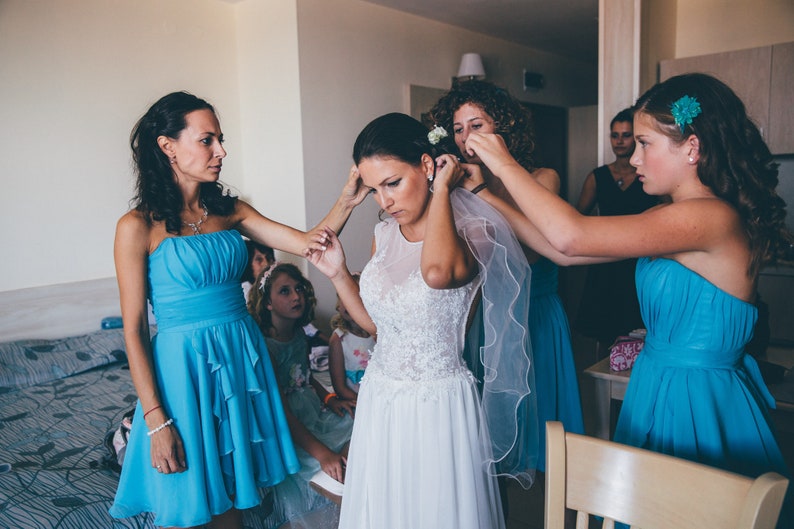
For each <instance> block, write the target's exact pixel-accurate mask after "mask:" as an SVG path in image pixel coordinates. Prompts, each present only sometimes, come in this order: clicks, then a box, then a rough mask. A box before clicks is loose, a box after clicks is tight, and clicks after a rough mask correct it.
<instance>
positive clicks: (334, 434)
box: [248, 262, 353, 527]
mask: <svg viewBox="0 0 794 529" xmlns="http://www.w3.org/2000/svg"><path fill="white" fill-rule="evenodd" d="M316 302H317V300H316V299H315V297H314V288H313V287H312V284H311V283H310V282H309V280H308V279H306V278H305V277H303V275H302V274H301V272H300V270H299V269H298V268H297V267H296V266H295V265H293V264H289V263H278V262H276V263H273V265H271V266H270V267H269V268H267V269H265V270H263V271H262V272H261V273H260V275H259V277H258V278H257V281H256V282H255V283H254V288H252V289H251V297H250V299H249V301H248V310H249V312H251V315H252V316H253V317H254V320H256V322H257V323H258V324H259V328H260V329H261V330H262V334H264V335H265V341H266V343H267V348H268V350H269V351H270V357H271V359H272V362H273V368H274V370H275V373H276V380H277V381H278V385H279V389H280V390H281V394H282V400H283V401H284V403H285V406H284V407H285V413H286V416H287V423H288V424H289V428H290V432H291V433H292V438H293V441H294V442H295V445H296V452H297V454H298V458H299V459H300V463H301V468H300V471H299V472H298V473H297V474H295V475H293V476H290V477H289V478H287V479H286V480H285V481H284V482H282V483H281V484H279V485H278V486H277V487H275V488H274V489H273V513H272V514H271V515H270V517H269V518H268V520H267V524H266V525H267V526H268V527H278V526H279V525H281V524H282V523H283V522H285V521H287V520H294V519H295V518H297V517H300V516H303V515H305V514H306V513H309V512H312V511H317V510H318V509H319V510H321V511H323V515H322V516H316V518H319V519H324V520H330V519H335V518H336V514H337V512H336V506H335V505H333V504H331V503H329V502H328V500H326V499H325V498H323V497H322V496H320V495H319V494H317V493H316V492H314V491H313V490H312V489H311V488H310V486H309V481H310V479H311V478H312V476H313V475H314V474H316V473H317V472H318V471H319V470H320V469H322V470H323V471H324V472H325V473H326V474H328V475H329V476H330V477H332V478H333V479H335V480H336V481H338V482H340V483H341V482H344V473H345V465H346V456H347V444H348V442H349V440H350V434H351V432H352V430H353V418H352V412H353V406H352V404H351V403H349V402H346V401H343V400H341V399H338V398H337V397H336V396H335V395H334V394H333V393H329V392H327V391H326V390H325V389H324V388H323V387H322V385H321V384H319V383H317V382H316V381H315V380H314V379H313V377H312V375H311V371H310V369H309V340H308V338H307V336H306V334H305V333H304V332H303V326H304V325H306V324H307V323H308V322H310V321H311V320H312V318H313V317H314V307H315V305H316ZM326 407H327V408H328V409H330V410H331V411H330V412H329V411H328V410H327V409H326ZM326 511H327V512H326ZM313 519H314V518H313Z"/></svg>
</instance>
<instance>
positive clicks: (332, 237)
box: [303, 227, 347, 281]
mask: <svg viewBox="0 0 794 529" xmlns="http://www.w3.org/2000/svg"><path fill="white" fill-rule="evenodd" d="M323 233H324V235H325V249H324V250H320V249H313V248H308V249H307V250H306V251H305V252H304V255H303V256H304V257H305V258H306V259H307V260H308V261H309V262H310V263H311V264H313V265H314V266H316V267H317V270H319V271H320V272H322V273H323V274H325V275H326V276H328V278H329V279H331V280H332V281H333V280H334V279H335V278H336V277H337V276H339V275H341V274H342V272H344V271H345V270H347V264H346V262H345V251H344V249H343V248H342V243H340V242H339V238H338V237H337V236H336V233H334V231H333V230H332V229H331V228H328V227H326V228H323Z"/></svg>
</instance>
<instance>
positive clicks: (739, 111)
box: [465, 74, 792, 527]
mask: <svg viewBox="0 0 794 529" xmlns="http://www.w3.org/2000/svg"><path fill="white" fill-rule="evenodd" d="M634 112H635V113H634V135H635V138H636V140H637V143H638V148H637V149H636V150H635V152H634V154H633V155H632V157H631V164H632V165H634V166H635V167H636V168H637V175H638V178H639V180H640V181H641V182H642V183H643V188H644V189H645V191H646V192H647V193H649V194H652V195H659V196H662V195H669V196H670V198H671V202H670V203H668V204H662V205H659V206H657V207H655V208H652V209H650V210H648V211H646V212H643V213H640V214H638V215H627V216H618V217H586V216H582V215H581V214H579V213H578V212H577V211H576V210H575V209H574V208H572V207H571V206H569V205H568V204H567V203H565V202H564V201H562V200H561V199H559V198H558V197H557V196H556V195H554V194H553V193H550V192H548V190H546V189H545V188H544V187H543V186H541V185H539V184H537V183H536V182H535V181H534V179H532V178H528V177H527V172H526V171H525V170H524V169H523V168H522V167H521V166H520V165H519V164H518V163H517V162H516V161H515V160H514V159H513V158H512V157H511V156H510V153H509V152H508V150H507V149H506V147H505V145H504V142H503V140H502V139H501V138H500V137H499V136H497V135H493V134H482V133H475V134H472V135H471V136H469V138H468V139H467V141H466V145H465V149H466V151H467V152H469V153H470V154H473V153H476V154H477V155H478V156H479V157H480V159H482V160H483V161H484V163H485V164H486V165H487V166H488V168H489V169H490V170H491V171H492V172H493V173H494V174H496V175H499V177H500V178H501V179H502V181H503V182H504V183H505V186H506V187H507V188H508V189H509V190H510V192H511V194H512V196H513V197H515V199H516V202H517V204H518V206H519V207H520V209H521V213H518V212H515V211H514V217H513V220H514V223H515V224H518V225H521V227H522V228H521V230H520V231H521V233H522V238H523V239H524V240H531V241H532V242H531V243H530V244H531V246H532V247H533V248H535V249H536V250H538V251H539V252H541V253H543V254H544V255H547V256H549V257H550V258H552V259H554V260H555V261H558V262H560V263H564V264H576V263H593V262H603V261H607V260H614V259H623V258H627V257H640V260H639V261H638V264H637V271H636V282H637V290H638V296H639V301H640V309H641V312H642V316H643V320H644V322H645V325H646V327H647V329H648V335H647V338H646V341H645V347H644V349H643V351H642V353H641V354H640V356H639V357H638V359H637V362H636V363H635V364H634V368H633V371H632V375H631V380H630V382H629V385H628V389H627V392H626V395H625V400H624V402H623V407H622V410H621V413H620V417H619V419H618V424H617V430H616V433H615V440H616V441H619V442H623V443H626V444H630V445H633V446H638V447H641V448H647V449H650V450H655V451H658V452H663V453H666V454H671V455H674V456H679V457H682V458H685V459H690V460H693V461H698V462H701V463H705V464H708V465H713V466H716V467H720V468H723V469H727V470H730V471H734V472H737V473H741V474H745V475H748V476H753V477H754V476H758V475H760V474H762V473H764V472H768V471H776V472H779V473H781V474H784V475H789V472H788V469H787V468H786V464H785V463H784V460H783V456H782V454H781V452H780V449H779V447H778V444H777V442H776V439H775V435H774V431H773V428H772V424H771V421H770V417H769V409H770V408H773V407H774V405H775V402H774V399H773V398H772V396H771V395H770V393H769V391H768V390H767V388H766V386H765V385H764V382H763V380H762V379H761V375H760V372H759V369H758V366H757V364H756V362H755V360H754V359H753V358H752V357H750V356H749V355H748V354H746V352H745V345H746V344H747V342H748V341H749V340H750V338H751V337H752V333H753V327H754V325H755V322H756V319H757V317H758V314H757V310H756V308H755V306H754V305H753V302H754V300H755V297H756V279H757V277H758V271H759V269H760V268H761V267H762V266H764V265H765V264H767V263H770V262H774V261H775V260H776V259H777V258H780V257H782V256H784V255H785V253H786V252H787V251H790V245H791V243H792V234H791V233H790V232H789V231H788V230H787V229H786V226H785V223H784V220H785V203H784V202H783V200H782V199H781V198H780V197H779V196H778V195H777V194H776V192H775V187H776V186H777V183H778V179H777V166H776V165H775V164H774V162H773V160H772V155H771V154H770V152H769V149H768V148H767V146H766V144H765V143H764V141H763V139H762V137H761V134H760V133H759V131H758V128H757V127H756V126H755V125H754V124H753V123H752V121H751V120H750V119H749V118H748V116H747V113H746V111H745V108H744V105H743V104H742V102H741V100H739V98H738V97H737V96H736V95H735V94H734V93H733V91H731V89H730V88H728V87H727V86H726V85H725V84H723V83H722V82H721V81H719V80H717V79H715V78H713V77H710V76H708V75H704V74H687V75H682V76H678V77H673V78H671V79H669V80H667V81H665V82H663V83H661V84H658V85H656V86H654V87H653V88H651V89H650V90H649V91H648V92H646V93H645V94H644V95H643V96H642V97H641V98H640V99H639V100H638V101H637V103H636V105H635V107H634ZM472 176H473V178H472V181H471V182H467V183H466V185H467V186H474V185H476V182H477V180H478V177H477V175H476V174H474V173H472ZM522 213H523V215H521V214H522ZM521 218H523V219H524V222H521ZM791 520H792V519H791V502H790V501H788V500H787V502H786V504H784V508H783V513H782V514H781V520H780V522H779V526H780V527H791V525H790V524H791Z"/></svg>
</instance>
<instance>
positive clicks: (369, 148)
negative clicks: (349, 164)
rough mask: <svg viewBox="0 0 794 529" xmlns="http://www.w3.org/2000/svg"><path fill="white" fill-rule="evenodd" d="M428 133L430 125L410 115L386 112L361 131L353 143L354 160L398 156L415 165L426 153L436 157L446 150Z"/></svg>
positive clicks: (357, 162)
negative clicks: (438, 147)
mask: <svg viewBox="0 0 794 529" xmlns="http://www.w3.org/2000/svg"><path fill="white" fill-rule="evenodd" d="M427 133H428V130H427V127H425V126H424V125H422V124H421V123H420V122H419V121H417V120H415V119H414V118H412V117H411V116H408V115H406V114H401V113H399V112H392V113H391V114H385V115H383V116H380V117H379V118H375V119H374V120H372V121H370V123H369V124H368V125H367V126H366V127H364V130H362V131H361V133H359V135H358V138H356V143H355V144H354V145H353V161H354V162H355V164H356V165H359V164H360V163H361V160H364V159H366V158H396V159H398V160H400V161H403V162H405V163H407V164H410V165H413V166H414V167H416V166H418V165H419V164H420V162H421V160H422V155H423V154H427V155H429V156H431V157H433V158H435V157H436V156H438V155H439V154H443V152H439V151H438V149H436V148H435V147H434V146H433V145H431V144H430V140H429V139H428V138H427Z"/></svg>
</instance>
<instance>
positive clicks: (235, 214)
mask: <svg viewBox="0 0 794 529" xmlns="http://www.w3.org/2000/svg"><path fill="white" fill-rule="evenodd" d="M261 216H262V214H261V213H259V212H258V211H257V210H256V208H254V207H253V206H252V205H251V204H249V203H248V202H246V201H245V200H241V199H239V198H238V199H237V200H235V202H234V211H232V213H231V215H229V217H228V218H229V222H230V225H231V226H230V227H235V226H238V225H240V224H242V223H244V222H245V221H247V220H250V219H252V218H254V217H261Z"/></svg>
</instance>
